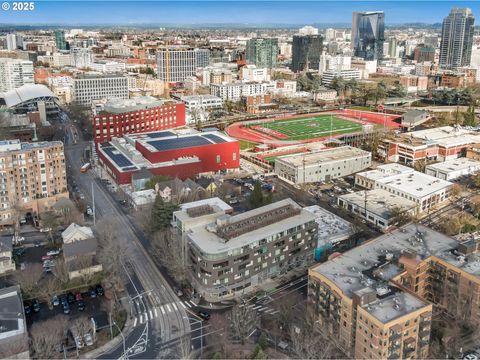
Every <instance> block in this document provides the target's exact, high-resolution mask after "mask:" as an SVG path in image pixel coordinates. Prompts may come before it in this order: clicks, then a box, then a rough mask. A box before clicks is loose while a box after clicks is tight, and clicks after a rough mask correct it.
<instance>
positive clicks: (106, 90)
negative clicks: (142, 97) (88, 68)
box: [72, 75, 128, 106]
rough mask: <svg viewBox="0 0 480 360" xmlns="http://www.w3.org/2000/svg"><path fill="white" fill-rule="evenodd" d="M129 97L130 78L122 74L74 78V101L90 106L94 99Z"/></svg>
mask: <svg viewBox="0 0 480 360" xmlns="http://www.w3.org/2000/svg"><path fill="white" fill-rule="evenodd" d="M111 98H116V99H128V78H127V77H126V76H122V75H83V76H79V77H77V78H74V79H73V86H72V101H73V102H76V103H77V104H81V105H86V106H90V105H91V104H92V101H93V100H100V99H111Z"/></svg>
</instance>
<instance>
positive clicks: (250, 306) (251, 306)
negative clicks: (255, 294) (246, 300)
mask: <svg viewBox="0 0 480 360" xmlns="http://www.w3.org/2000/svg"><path fill="white" fill-rule="evenodd" d="M247 307H248V308H250V309H251V308H253V307H255V304H251V305H248V306H247Z"/></svg>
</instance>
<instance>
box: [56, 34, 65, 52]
mask: <svg viewBox="0 0 480 360" xmlns="http://www.w3.org/2000/svg"><path fill="white" fill-rule="evenodd" d="M55 45H57V50H66V49H67V43H66V42H65V31H63V30H55Z"/></svg>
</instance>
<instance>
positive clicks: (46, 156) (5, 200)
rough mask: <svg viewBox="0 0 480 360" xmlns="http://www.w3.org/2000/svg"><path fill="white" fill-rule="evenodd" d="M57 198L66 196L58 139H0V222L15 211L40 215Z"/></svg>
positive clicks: (4, 222)
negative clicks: (36, 140) (30, 140)
mask: <svg viewBox="0 0 480 360" xmlns="http://www.w3.org/2000/svg"><path fill="white" fill-rule="evenodd" d="M60 198H68V191H67V178H66V170H65V155H64V149H63V143H62V142H60V141H52V142H39V143H21V142H20V141H19V140H4V141H0V224H2V225H9V224H13V223H14V222H15V217H16V214H18V212H20V214H26V213H31V214H32V215H33V214H37V215H40V214H41V213H43V212H45V211H48V210H49V209H51V207H52V206H53V205H54V204H55V202H56V201H57V200H58V199H60Z"/></svg>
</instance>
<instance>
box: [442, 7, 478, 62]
mask: <svg viewBox="0 0 480 360" xmlns="http://www.w3.org/2000/svg"><path fill="white" fill-rule="evenodd" d="M474 23H475V18H474V17H473V14H472V10H470V9H468V8H463V9H460V8H453V9H452V10H450V14H448V16H447V17H446V18H445V19H443V25H442V38H441V41H440V58H439V65H440V67H441V68H443V69H456V68H458V67H461V66H468V65H470V59H471V57H472V43H473V31H474Z"/></svg>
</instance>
